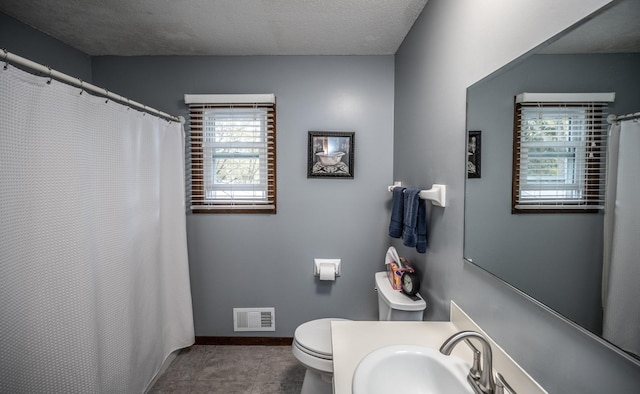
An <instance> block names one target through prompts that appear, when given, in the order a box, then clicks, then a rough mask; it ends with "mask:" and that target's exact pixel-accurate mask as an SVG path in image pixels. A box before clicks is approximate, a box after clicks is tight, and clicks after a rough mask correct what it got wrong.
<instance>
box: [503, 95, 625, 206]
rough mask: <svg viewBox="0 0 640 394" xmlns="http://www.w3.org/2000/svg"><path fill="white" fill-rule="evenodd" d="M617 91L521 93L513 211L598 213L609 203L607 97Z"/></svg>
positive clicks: (516, 143)
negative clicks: (606, 169)
mask: <svg viewBox="0 0 640 394" xmlns="http://www.w3.org/2000/svg"><path fill="white" fill-rule="evenodd" d="M613 97H614V93H597V94H588V93H587V94H563V93H556V94H549V93H523V94H520V95H518V96H517V97H516V106H515V121H514V124H515V127H514V149H513V155H514V159H513V161H514V165H513V194H512V212H513V213H520V212H597V210H598V209H601V208H602V207H603V204H604V186H605V165H606V138H607V124H606V116H607V114H606V102H607V101H613Z"/></svg>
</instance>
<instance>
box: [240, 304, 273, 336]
mask: <svg viewBox="0 0 640 394" xmlns="http://www.w3.org/2000/svg"><path fill="white" fill-rule="evenodd" d="M275 330H276V311H275V308H233V331H275Z"/></svg>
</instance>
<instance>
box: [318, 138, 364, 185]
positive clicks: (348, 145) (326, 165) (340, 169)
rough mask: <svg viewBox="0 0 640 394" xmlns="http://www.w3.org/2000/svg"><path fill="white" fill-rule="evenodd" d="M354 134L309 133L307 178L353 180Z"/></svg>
mask: <svg viewBox="0 0 640 394" xmlns="http://www.w3.org/2000/svg"><path fill="white" fill-rule="evenodd" d="M354 136H355V133H354V132H348V131H344V132H343V131H310V132H309V146H308V154H307V178H347V179H353V151H354V143H355V141H354Z"/></svg>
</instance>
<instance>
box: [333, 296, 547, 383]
mask: <svg viewBox="0 0 640 394" xmlns="http://www.w3.org/2000/svg"><path fill="white" fill-rule="evenodd" d="M462 330H473V331H477V332H479V333H482V334H484V332H483V331H482V330H481V329H480V327H478V326H477V325H476V324H475V322H473V320H471V319H470V318H469V316H467V315H466V314H465V313H464V312H463V311H462V310H461V309H460V308H459V307H458V306H457V305H456V304H455V303H454V302H452V303H451V316H450V321H448V322H412V321H407V322H401V321H334V322H332V323H331V340H332V346H333V392H334V394H351V392H352V390H351V387H352V386H351V385H352V379H353V375H354V372H355V370H356V368H357V366H358V364H359V363H360V361H361V360H362V359H363V358H364V357H365V356H367V355H368V354H369V353H371V352H372V351H374V350H376V349H379V348H381V347H384V346H390V345H422V346H426V347H429V348H433V349H436V350H437V349H439V348H440V346H441V345H442V344H443V343H444V342H445V340H446V339H447V338H449V337H450V336H451V335H453V334H455V333H457V332H459V331H462ZM484 335H485V337H487V338H488V339H489V341H490V343H491V347H492V349H493V370H494V371H497V372H500V373H501V374H502V375H503V376H504V378H505V379H506V380H507V382H508V383H509V385H511V387H512V388H513V389H514V390H515V391H516V392H518V393H527V394H529V393H531V394H535V393H546V391H545V390H544V389H543V388H542V387H540V385H538V384H537V383H536V382H535V381H534V380H533V379H532V378H531V376H529V375H528V374H527V373H526V372H525V371H524V370H522V368H520V366H518V364H516V362H515V361H513V360H512V359H511V358H510V357H509V356H508V355H507V354H506V353H505V352H504V351H503V350H502V349H501V348H500V347H499V346H498V345H497V344H496V343H495V342H493V340H491V338H489V337H488V336H487V335H486V334H484ZM452 355H453V356H456V357H459V358H461V359H462V360H464V361H466V362H467V363H469V365H471V362H472V360H473V354H472V351H471V349H470V348H469V347H468V346H465V345H461V346H457V347H456V348H455V349H454V350H453V352H452Z"/></svg>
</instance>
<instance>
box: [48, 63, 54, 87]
mask: <svg viewBox="0 0 640 394" xmlns="http://www.w3.org/2000/svg"><path fill="white" fill-rule="evenodd" d="M47 70H49V74H48V75H49V80H48V81H47V85H51V80H52V79H53V78H52V77H51V67H49V66H47Z"/></svg>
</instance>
